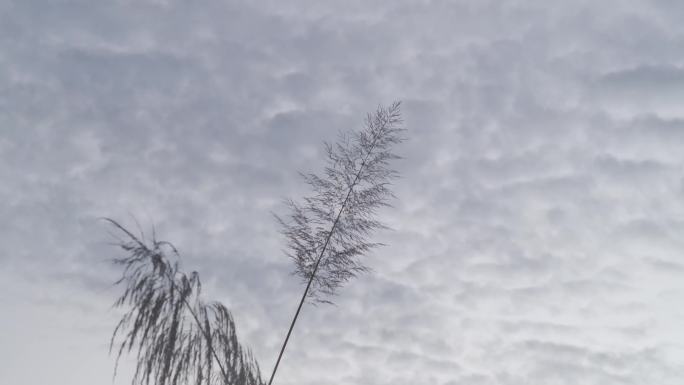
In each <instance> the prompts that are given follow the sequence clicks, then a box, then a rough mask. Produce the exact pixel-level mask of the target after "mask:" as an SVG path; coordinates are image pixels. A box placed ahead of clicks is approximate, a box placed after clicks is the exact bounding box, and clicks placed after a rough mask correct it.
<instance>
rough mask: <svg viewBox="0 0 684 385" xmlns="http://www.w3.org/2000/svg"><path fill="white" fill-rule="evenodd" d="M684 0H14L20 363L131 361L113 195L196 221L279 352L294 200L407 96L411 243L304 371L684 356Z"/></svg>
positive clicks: (289, 378) (356, 380)
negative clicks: (116, 340)
mask: <svg viewBox="0 0 684 385" xmlns="http://www.w3.org/2000/svg"><path fill="white" fill-rule="evenodd" d="M683 18H684V4H683V3H681V2H679V1H674V0H651V1H637V0H634V1H624V0H623V1H617V0H605V1H584V0H579V1H572V2H570V1H488V0H480V1H457V0H454V1H444V0H443V1H439V0H434V1H428V0H424V1H406V0H396V1H374V0H364V1H361V0H346V1H335V2H331V1H320V0H279V1H275V0H271V1H256V2H251V1H250V2H248V1H232V0H201V1H192V2H191V1H183V0H167V1H163V0H155V1H153V0H112V1H92V0H52V1H37V0H16V1H13V0H0V218H1V220H0V245H2V246H0V266H1V268H0V309H2V311H1V316H0V383H2V384H12V385H44V384H65V385H92V384H115V385H122V384H128V383H130V374H131V372H130V367H129V365H128V364H130V362H128V363H124V365H123V367H122V369H121V370H120V371H119V374H118V375H117V377H116V379H114V380H113V379H112V375H113V371H114V357H112V356H110V355H108V344H109V338H110V335H111V332H112V331H113V328H114V326H115V324H116V322H117V320H118V316H120V314H121V313H120V312H119V311H118V310H116V309H113V308H112V305H113V302H114V300H115V298H116V297H117V296H118V294H119V293H120V289H119V288H117V287H115V286H113V282H114V281H115V280H116V279H117V277H118V274H119V273H120V272H119V271H118V270H117V269H116V267H114V266H112V265H111V264H110V259H111V258H113V257H116V256H121V254H120V253H119V250H117V249H116V248H114V247H112V246H111V245H110V244H109V243H110V242H111V241H112V238H111V236H110V235H109V233H108V231H110V230H111V229H110V228H108V227H107V226H106V224H105V223H103V222H102V221H101V220H98V218H100V217H104V216H106V217H111V218H114V219H117V220H119V221H121V222H122V223H124V224H125V225H127V226H129V227H132V228H135V226H136V224H135V223H136V220H137V222H139V223H140V227H141V228H142V229H143V230H146V231H147V232H149V231H151V228H152V227H153V226H154V227H155V229H156V233H157V236H158V237H159V238H160V239H164V240H168V241H171V242H173V243H174V244H175V245H176V247H177V248H178V249H179V251H180V253H181V254H182V256H183V267H184V268H185V269H186V270H188V271H191V270H197V271H198V272H199V273H200V276H201V277H202V279H203V282H204V288H203V295H204V296H205V298H207V299H211V300H218V301H221V302H222V303H224V304H225V305H226V306H227V307H228V308H230V310H231V311H232V312H233V315H234V317H235V320H236V324H237V330H238V334H239V336H240V339H241V341H242V342H243V343H244V344H245V345H246V346H248V347H250V348H251V349H252V351H253V353H254V356H255V358H256V359H257V360H258V361H259V364H260V365H261V368H262V371H263V372H264V373H265V374H269V373H270V370H271V368H272V367H273V364H274V363H275V359H276V357H277V353H278V349H279V347H280V344H281V343H282V339H283V337H284V334H285V332H286V330H287V327H288V325H289V321H290V318H291V316H292V315H293V313H294V311H295V306H296V304H297V301H298V299H299V296H300V295H301V292H302V290H303V287H302V285H301V284H300V282H299V280H298V279H297V277H294V276H292V275H291V272H292V271H293V270H294V265H292V263H291V261H290V260H289V259H288V258H287V257H286V256H285V254H284V252H283V250H284V248H285V240H284V239H283V238H282V236H281V235H280V234H279V233H278V230H279V228H278V226H277V224H276V222H275V221H274V218H273V214H274V213H276V214H278V213H281V214H282V213H285V212H286V207H285V205H284V204H283V200H284V199H285V198H288V197H290V198H294V199H297V198H298V197H301V196H304V195H305V194H307V193H308V191H307V189H306V185H305V184H304V183H303V181H302V180H301V178H300V177H299V176H298V172H299V171H302V172H310V171H313V172H315V171H319V170H320V169H321V168H322V167H323V165H324V152H323V146H322V143H323V142H324V141H332V140H334V139H335V137H336V135H337V133H338V132H339V131H345V130H352V129H358V128H361V127H362V124H363V119H364V117H365V115H366V113H368V112H370V111H373V110H375V109H376V108H377V106H378V105H387V104H389V103H391V102H392V101H395V100H401V101H402V114H403V118H404V126H405V128H406V129H407V130H408V131H407V137H408V139H409V140H408V141H406V142H405V143H403V144H401V145H400V146H398V147H397V148H396V152H397V153H399V154H400V155H402V156H403V159H402V160H399V161H397V162H396V163H395V164H394V166H395V168H396V169H397V170H398V171H399V172H400V173H401V174H402V178H401V179H399V180H397V181H396V182H395V185H394V191H395V193H396V195H397V200H396V201H394V208H391V209H389V208H388V209H384V210H382V211H381V212H380V213H379V217H380V219H382V220H383V221H384V222H385V223H387V224H388V225H389V226H390V227H391V228H392V230H391V231H385V232H381V233H379V234H377V237H375V238H374V239H375V240H377V241H378V242H383V243H385V244H387V246H385V247H383V248H379V249H377V250H375V251H374V252H373V253H371V254H370V255H368V256H366V257H365V259H364V261H365V263H366V264H367V265H368V266H369V267H370V268H372V270H373V271H372V272H371V273H369V274H366V275H363V276H361V277H359V278H358V279H355V280H354V281H352V282H350V283H349V284H348V285H346V286H345V287H344V288H343V289H342V290H341V291H340V292H339V295H338V297H337V298H335V305H334V306H328V305H319V306H310V305H307V306H305V307H304V309H303V311H302V314H301V315H300V319H299V321H298V323H297V325H296V328H295V331H294V334H293V337H292V339H291V341H290V344H289V346H288V350H287V351H286V353H285V356H284V358H283V361H282V362H281V365H280V368H279V372H278V376H277V377H276V381H275V384H278V385H295V384H297V385H313V384H339V385H390V384H391V385H404V384H411V385H416V384H426V385H428V384H429V385H461V384H464V385H465V384H468V385H495V384H496V385H498V384H501V385H522V384H558V385H561V384H568V385H576V384H586V385H593V384H597V385H598V384H600V385H612V384H640V385H644V384H646V385H649V384H652V385H674V384H680V383H681V378H684V328H683V327H682V325H684V307H682V298H684V255H683V254H684V151H683V150H682V149H683V148H684V107H682V103H681V100H682V97H684V24H682V23H681V20H682V19H683Z"/></svg>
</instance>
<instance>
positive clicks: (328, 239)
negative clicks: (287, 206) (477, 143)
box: [268, 135, 378, 385]
mask: <svg viewBox="0 0 684 385" xmlns="http://www.w3.org/2000/svg"><path fill="white" fill-rule="evenodd" d="M377 139H378V137H377V135H375V136H374V137H373V142H372V143H371V146H370V148H369V150H368V153H367V154H366V156H365V158H364V159H363V162H361V166H360V167H359V171H358V172H357V173H356V176H355V177H354V181H353V182H352V184H351V185H350V186H349V191H347V196H346V197H345V198H344V202H342V206H341V207H340V210H339V211H338V212H337V217H335V221H334V222H333V224H332V227H331V228H330V231H329V232H328V235H327V237H326V238H325V243H324V244H323V248H322V249H321V252H320V253H319V254H318V259H316V264H315V265H314V268H313V271H312V272H311V277H309V282H308V283H307V284H306V289H304V294H303V295H302V298H301V299H300V300H299V306H297V311H296V312H295V315H294V317H293V318H292V322H291V323H290V328H289V329H288V331H287V335H286V336H285V341H283V346H282V347H281V348H280V353H279V354H278V359H277V360H276V363H275V366H274V367H273V372H272V373H271V378H270V379H269V380H268V385H271V384H272V383H273V378H274V377H275V374H276V372H277V371H278V365H279V364H280V359H281V358H282V357H283V353H284V352H285V347H287V342H288V341H289V340H290V334H292V329H294V325H295V323H296V322H297V318H299V312H300V311H301V310H302V306H303V305H304V301H305V300H306V296H307V294H308V293H309V288H310V287H311V283H312V282H313V279H314V276H315V275H316V272H317V271H318V265H320V263H321V259H323V254H324V253H325V250H326V249H327V247H328V243H330V239H331V238H332V235H333V233H334V232H335V228H336V227H337V223H338V222H339V220H340V217H341V216H342V212H343V211H344V209H345V207H346V206H347V202H348V201H349V197H350V196H351V193H352V191H353V190H354V186H355V185H356V183H357V182H358V180H359V177H360V176H361V172H362V171H363V168H364V167H365V166H366V162H367V161H368V157H370V155H371V153H372V152H373V148H374V147H375V142H376V141H377Z"/></svg>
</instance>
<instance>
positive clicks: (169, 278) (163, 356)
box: [104, 102, 404, 385]
mask: <svg viewBox="0 0 684 385" xmlns="http://www.w3.org/2000/svg"><path fill="white" fill-rule="evenodd" d="M401 123H402V120H401V112H400V103H399V102H395V103H393V104H391V105H390V106H388V107H378V109H377V110H376V111H375V112H374V113H372V114H369V115H368V116H367V118H366V121H365V125H364V127H363V129H362V130H360V131H356V132H352V133H346V134H340V136H339V138H338V141H337V142H336V143H334V144H329V143H325V148H326V155H327V165H326V167H325V169H324V172H323V174H321V175H317V174H302V176H303V178H304V181H305V182H306V183H307V184H308V185H309V186H310V187H311V189H312V191H313V194H312V195H311V196H307V197H304V198H303V200H302V201H301V202H295V201H292V200H288V201H287V206H288V208H289V210H290V214H289V215H288V216H287V217H285V218H282V217H278V216H276V220H277V221H278V222H279V224H280V225H281V232H282V234H283V235H284V236H285V238H286V239H287V246H288V247H287V249H288V251H287V255H288V256H289V257H290V258H291V259H292V260H293V262H294V264H295V270H294V273H295V274H296V275H297V276H299V277H300V278H301V279H302V281H303V283H306V286H305V289H304V293H303V294H302V297H301V299H300V301H299V304H298V306H297V310H296V312H295V315H294V317H293V319H292V322H291V323H290V327H289V329H288V332H287V335H286V337H285V340H284V342H283V345H282V347H281V349H280V352H279V354H278V358H277V360H276V364H275V366H274V368H273V371H272V373H271V376H270V379H269V382H268V384H269V385H270V384H271V383H272V382H273V379H274V377H275V374H276V372H277V369H278V365H279V364H280V361H281V359H282V356H283V353H284V351H285V348H286V346H287V344H288V341H289V339H290V336H291V334H292V330H293V329H294V325H295V324H296V322H297V319H298V317H299V314H300V311H301V309H302V306H303V304H304V302H305V301H306V300H307V299H309V300H310V301H312V302H314V303H331V301H332V299H331V298H332V297H333V296H334V295H335V294H336V290H337V289H338V288H339V287H341V286H342V285H343V284H345V283H346V282H347V281H349V280H350V279H352V278H354V277H355V276H357V275H358V274H360V273H363V272H366V271H368V268H367V267H366V266H365V265H364V264H363V263H362V261H361V257H362V256H363V255H365V254H366V253H367V252H368V251H369V250H371V249H373V248H375V247H378V246H380V244H379V243H375V242H371V241H369V237H370V236H371V235H372V234H373V233H374V232H375V231H376V230H379V229H383V228H385V226H384V225H383V224H382V223H381V222H380V221H378V220H377V219H376V218H375V217H376V212H377V210H378V209H379V208H381V207H384V206H389V202H390V200H391V199H392V198H393V197H394V195H393V194H392V192H391V190H390V185H391V181H392V179H394V178H396V177H397V176H398V174H397V172H396V171H394V170H393V169H392V168H391V167H390V162H391V161H392V160H394V159H397V158H398V156H396V155H395V154H394V153H393V152H392V148H393V147H394V145H396V144H398V143H400V142H402V141H403V136H402V134H403V132H404V129H403V128H401ZM104 220H106V221H107V222H108V223H109V224H111V225H112V226H113V227H114V228H115V229H116V230H118V232H120V233H121V234H123V236H122V237H121V238H117V239H118V241H117V242H116V245H117V246H118V247H120V248H121V249H122V250H123V251H124V252H125V254H126V256H124V257H121V258H116V259H114V263H115V264H117V265H119V266H122V267H123V273H122V276H121V278H120V279H119V280H118V281H117V282H116V284H118V285H122V286H123V287H124V291H123V293H122V294H121V296H120V297H119V298H118V299H117V301H116V302H115V307H120V308H124V309H126V311H125V313H124V315H123V316H122V318H121V320H120V321H119V323H118V325H117V326H116V328H115V329H114V332H113V333H112V338H111V341H110V352H111V350H112V349H113V348H114V347H115V346H118V348H117V358H116V363H117V367H118V363H119V360H120V358H121V356H122V354H124V353H130V352H131V351H132V350H134V349H135V350H136V351H137V355H136V369H135V372H134V375H133V379H132V383H133V384H134V385H136V384H139V385H143V384H144V385H149V384H150V383H153V384H156V385H177V384H196V385H262V384H264V382H263V381H262V378H261V374H260V370H259V365H258V363H257V362H256V360H255V359H254V358H253V356H252V354H251V353H250V351H249V349H247V348H245V347H244V346H243V345H242V344H241V343H240V342H239V340H238V338H237V334H236V331H235V323H234V321H233V317H232V315H231V313H230V311H229V310H228V309H227V308H226V307H225V306H223V305H222V304H220V303H218V302H213V303H205V302H203V301H202V299H201V298H200V293H201V282H200V279H199V275H198V274H197V272H192V273H190V274H186V273H184V272H183V271H182V270H181V269H180V263H179V259H180V256H179V254H178V251H177V250H176V248H175V247H174V246H173V245H172V244H171V243H169V242H165V241H158V240H157V239H156V235H155V234H154V232H153V235H152V239H151V240H150V241H149V242H146V240H145V236H144V234H142V232H141V234H140V236H136V235H134V234H133V233H132V232H130V231H129V230H127V229H126V228H124V227H123V226H122V225H121V224H119V223H118V222H117V221H115V220H113V219H110V218H104ZM115 375H116V369H115Z"/></svg>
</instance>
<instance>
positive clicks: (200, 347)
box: [105, 218, 263, 385]
mask: <svg viewBox="0 0 684 385" xmlns="http://www.w3.org/2000/svg"><path fill="white" fill-rule="evenodd" d="M105 220H106V221H108V222H109V223H110V224H112V225H113V226H114V227H115V228H116V229H117V230H119V231H120V232H122V233H123V235H124V238H123V239H121V240H120V241H119V242H118V243H117V245H118V246H119V247H120V248H121V249H123V250H124V251H125V252H126V253H127V255H126V256H125V257H122V258H116V259H114V263H115V264H117V265H121V266H123V274H122V276H121V278H120V279H119V280H118V281H117V282H116V284H120V285H123V286H124V292H123V294H122V295H121V296H120V297H119V299H118V300H117V301H116V302H115V304H114V306H115V307H124V308H127V311H126V313H125V314H124V315H123V317H122V318H121V321H119V323H118V325H117V326H116V328H115V329H114V333H113V334H112V338H111V341H110V352H111V351H112V348H114V347H115V345H117V339H120V340H121V341H119V342H118V353H117V358H116V363H117V366H118V363H119V359H120V358H121V356H122V354H123V353H129V352H131V350H133V349H135V350H137V366H136V369H135V374H134V376H133V381H132V383H133V384H139V385H143V384H145V385H149V384H150V383H152V384H156V385H179V384H183V385H185V384H194V385H261V384H263V382H262V380H261V375H260V372H259V366H258V364H257V362H256V360H254V358H253V357H252V355H251V353H250V352H249V350H247V349H245V348H243V347H242V345H241V344H240V342H239V341H238V338H237V334H236V332H235V323H234V322H233V317H232V315H231V313H230V311H228V309H226V307H225V306H223V305H222V304H220V303H218V302H213V303H205V302H203V301H202V300H201V299H200V292H201V288H202V285H201V283H200V279H199V275H198V274H197V272H192V273H191V274H190V275H187V274H185V273H183V272H182V271H180V268H179V263H178V259H179V258H180V256H179V254H178V251H177V250H176V248H175V247H174V246H173V245H172V244H171V243H169V242H164V241H157V240H156V237H154V236H153V238H152V240H151V241H150V242H149V244H147V243H146V242H145V240H144V236H141V237H140V238H138V237H136V236H135V235H133V233H131V232H129V231H128V230H126V229H125V228H124V227H123V226H121V225H120V224H119V223H117V222H116V221H114V220H112V219H109V218H105ZM169 255H171V256H172V257H173V258H175V259H176V261H175V262H173V263H172V262H171V261H170V259H169ZM115 375H116V370H115Z"/></svg>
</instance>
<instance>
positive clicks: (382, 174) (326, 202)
mask: <svg viewBox="0 0 684 385" xmlns="http://www.w3.org/2000/svg"><path fill="white" fill-rule="evenodd" d="M401 123H402V120H401V110H400V103H399V102H395V103H393V104H392V105H390V106H389V107H387V108H383V107H378V109H377V110H376V111H375V113H374V114H369V115H368V117H367V118H366V124H365V127H364V128H363V129H362V130H360V131H357V132H353V133H351V134H340V137H339V138H338V141H337V142H336V143H335V144H329V143H326V145H325V147H326V154H327V167H325V170H324V172H323V174H322V175H317V174H302V176H303V177H304V180H305V181H306V183H307V184H308V185H309V186H310V187H311V189H312V190H313V195H311V196H308V197H305V198H304V199H303V202H302V203H296V202H294V201H291V200H290V201H288V202H287V204H288V206H289V208H290V215H289V218H287V219H283V218H280V217H276V218H277V220H278V221H279V222H280V224H281V226H282V233H283V234H284V235H285V237H286V238H287V240H288V247H289V252H288V256H289V257H290V258H291V259H292V260H293V261H294V263H295V274H296V275H298V276H299V277H301V278H302V280H303V281H304V282H306V288H305V289H304V294H303V295H302V298H301V300H300V301H299V305H298V307H297V311H296V312H295V315H294V317H293V319H292V322H291V323H290V328H289V330H288V332H287V335H286V337H285V341H284V342H283V346H282V347H281V349H280V353H279V354H278V359H277V360H276V364H275V366H274V368H273V372H272V373H271V377H270V379H269V382H268V383H269V385H270V384H271V383H272V382H273V378H274V377H275V374H276V372H277V370H278V365H279V364H280V360H281V358H282V356H283V353H284V351H285V347H286V346H287V343H288V341H289V339H290V335H291V334H292V329H293V328H294V325H295V323H296V322H297V318H298V317H299V313H300V311H301V309H302V305H303V304H304V301H305V300H306V299H307V298H309V299H311V300H313V301H314V302H326V303H329V302H330V297H331V296H333V295H335V292H336V289H338V288H339V287H340V286H342V285H343V284H344V283H345V282H347V281H349V280H350V279H352V278H354V277H355V276H356V275H357V274H359V273H362V272H365V271H367V270H368V268H367V267H366V266H365V265H364V264H363V263H362V261H361V260H360V258H361V257H362V256H363V255H364V254H365V253H366V252H368V251H369V250H371V249H373V248H375V247H377V246H380V244H379V243H374V242H370V241H369V240H368V238H369V237H370V235H372V234H373V232H374V231H376V230H378V229H382V228H385V226H384V225H383V224H382V223H381V222H379V221H378V220H377V219H375V214H376V211H377V210H378V209H379V208H381V207H383V206H389V200H390V199H391V198H393V197H394V194H393V193H392V191H391V190H390V188H389V187H390V184H391V181H392V179H394V178H396V177H397V176H398V174H397V172H396V171H395V170H393V169H392V168H391V167H390V163H389V162H390V161H392V160H394V159H397V158H398V156H397V155H395V154H394V153H393V152H392V147H393V146H394V145H396V144H398V143H400V142H402V141H403V136H402V134H403V132H404V131H405V130H404V129H403V128H401Z"/></svg>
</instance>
